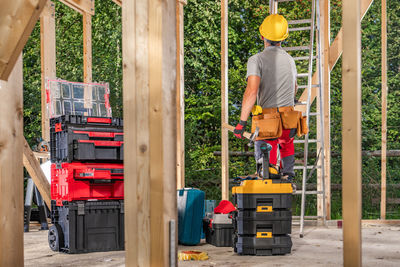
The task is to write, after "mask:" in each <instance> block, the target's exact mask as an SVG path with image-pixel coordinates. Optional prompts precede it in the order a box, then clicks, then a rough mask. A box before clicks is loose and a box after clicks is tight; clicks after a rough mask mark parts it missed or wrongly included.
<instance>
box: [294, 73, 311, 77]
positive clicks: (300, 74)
mask: <svg viewBox="0 0 400 267" xmlns="http://www.w3.org/2000/svg"><path fill="white" fill-rule="evenodd" d="M297 77H308V73H298V74H297Z"/></svg>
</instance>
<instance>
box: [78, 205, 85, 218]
mask: <svg viewBox="0 0 400 267" xmlns="http://www.w3.org/2000/svg"><path fill="white" fill-rule="evenodd" d="M78 215H85V203H84V202H78Z"/></svg>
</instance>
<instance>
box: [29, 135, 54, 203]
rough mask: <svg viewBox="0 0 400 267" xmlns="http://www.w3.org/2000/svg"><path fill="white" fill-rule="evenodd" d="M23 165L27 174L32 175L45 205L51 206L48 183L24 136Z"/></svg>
mask: <svg viewBox="0 0 400 267" xmlns="http://www.w3.org/2000/svg"><path fill="white" fill-rule="evenodd" d="M23 162H24V167H25V169H26V170H27V171H28V173H29V175H30V176H31V177H32V180H33V182H34V183H35V185H36V187H37V189H38V190H39V192H40V194H41V195H42V197H43V200H44V202H46V204H47V207H49V208H50V207H51V197H50V184H49V182H48V181H47V178H46V176H45V175H44V173H43V171H42V169H41V168H40V164H39V162H38V160H37V159H36V157H35V155H34V154H33V152H32V150H31V148H30V147H29V144H28V142H26V139H25V138H24V153H23Z"/></svg>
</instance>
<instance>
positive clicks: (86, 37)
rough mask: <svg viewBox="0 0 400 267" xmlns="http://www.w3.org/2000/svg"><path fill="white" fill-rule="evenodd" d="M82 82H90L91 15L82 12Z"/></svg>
mask: <svg viewBox="0 0 400 267" xmlns="http://www.w3.org/2000/svg"><path fill="white" fill-rule="evenodd" d="M82 19H83V82H85V83H90V82H92V16H91V15H90V14H88V13H86V12H85V13H83V15H82Z"/></svg>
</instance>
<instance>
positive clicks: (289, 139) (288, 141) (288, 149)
mask: <svg viewBox="0 0 400 267" xmlns="http://www.w3.org/2000/svg"><path fill="white" fill-rule="evenodd" d="M291 132H293V130H290V129H289V130H283V132H282V136H281V137H280V138H279V139H278V141H279V148H280V150H279V151H280V153H281V163H282V173H283V175H288V176H289V178H293V177H294V144H293V140H294V137H293V134H291Z"/></svg>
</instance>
